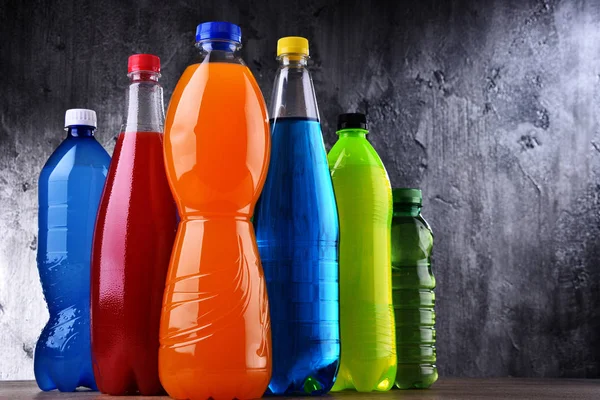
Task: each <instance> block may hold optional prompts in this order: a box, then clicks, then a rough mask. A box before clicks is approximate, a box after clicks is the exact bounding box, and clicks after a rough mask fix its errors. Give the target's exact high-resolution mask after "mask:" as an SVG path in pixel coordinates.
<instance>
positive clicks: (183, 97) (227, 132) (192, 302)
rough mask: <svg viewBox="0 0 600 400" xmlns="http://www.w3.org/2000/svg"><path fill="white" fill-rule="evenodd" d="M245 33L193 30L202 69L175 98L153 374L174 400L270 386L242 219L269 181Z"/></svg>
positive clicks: (251, 249) (265, 333)
mask: <svg viewBox="0 0 600 400" xmlns="http://www.w3.org/2000/svg"><path fill="white" fill-rule="evenodd" d="M240 39H241V31H240V28H239V27H238V26H237V25H233V24H229V23H225V22H209V23H204V24H200V25H199V26H198V29H197V33H196V41H197V42H198V43H197V47H198V48H199V49H200V50H201V54H202V61H201V62H200V63H199V64H194V65H191V66H189V67H188V68H187V69H186V70H185V72H184V73H183V75H182V76H181V78H180V80H179V83H178V84H177V87H176V88H175V91H174V93H173V96H172V98H171V103H170V105H169V109H168V112H167V118H166V123H165V148H164V151H165V164H166V169H167V177H168V180H169V184H170V186H171V191H172V192H173V195H174V197H175V201H176V202H177V207H178V209H179V215H180V217H181V222H180V223H179V228H178V231H177V237H176V239H175V245H174V248H173V253H172V255H171V263H170V266H169V272H168V274H167V281H166V285H165V294H164V299H163V309H162V315H161V325H160V350H159V375H160V380H161V383H162V384H163V386H164V388H165V389H166V391H167V392H168V393H169V395H170V396H171V397H173V398H175V399H192V400H204V399H208V398H209V397H212V398H213V399H215V400H221V399H225V400H228V399H233V398H237V399H240V400H242V399H252V398H259V397H261V396H262V395H263V393H264V392H265V390H266V388H267V385H268V383H269V380H270V377H271V327H270V320H269V306H268V300H267V291H266V286H265V279H264V276H263V270H262V267H261V263H260V259H259V256H258V249H257V246H256V239H255V235H254V228H253V227H252V224H251V223H250V217H251V216H252V214H253V211H254V205H255V203H256V201H257V199H258V197H259V195H260V192H261V190H262V187H263V183H264V181H265V177H266V173H267V168H268V164H269V155H270V136H269V125H268V118H267V111H266V106H265V102H264V99H263V97H262V94H261V92H260V89H259V87H258V85H257V83H256V80H255V79H254V77H253V76H252V73H251V72H250V70H249V69H248V67H246V65H245V64H244V62H243V61H242V59H241V57H240V56H239V50H240V48H241V44H240Z"/></svg>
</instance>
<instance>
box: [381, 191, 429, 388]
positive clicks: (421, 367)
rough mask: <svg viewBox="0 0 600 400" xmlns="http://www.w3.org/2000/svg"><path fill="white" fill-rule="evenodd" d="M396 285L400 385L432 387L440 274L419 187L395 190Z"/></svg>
mask: <svg viewBox="0 0 600 400" xmlns="http://www.w3.org/2000/svg"><path fill="white" fill-rule="evenodd" d="M393 196H394V217H393V219H392V282H393V283H392V285H393V300H394V310H395V315H396V346H397V351H398V372H397V374H396V386H397V387H398V388H400V389H410V388H418V389H424V388H428V387H430V386H431V385H432V384H433V383H434V382H435V381H436V380H437V378H438V373H437V368H436V366H435V361H436V356H435V329H434V323H435V312H434V310H433V307H434V305H435V295H434V293H433V289H434V288H435V278H434V277H433V273H432V272H431V262H430V257H431V249H432V247H433V234H432V233H431V228H430V227H429V224H427V222H426V221H425V219H423V217H422V216H421V202H422V195H421V191H420V190H419V189H394V190H393Z"/></svg>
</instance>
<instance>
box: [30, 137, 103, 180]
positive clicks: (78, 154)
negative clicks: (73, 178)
mask: <svg viewBox="0 0 600 400" xmlns="http://www.w3.org/2000/svg"><path fill="white" fill-rule="evenodd" d="M109 164H110V156H109V155H108V152H107V151H106V150H105V149H104V147H102V145H101V144H100V143H98V141H97V140H96V139H94V138H93V137H92V138H71V137H70V138H67V139H65V140H63V142H62V143H61V144H60V145H59V146H58V147H57V148H56V150H54V152H53V153H52V155H51V156H50V157H49V158H48V160H47V161H46V164H45V165H44V168H43V172H42V174H43V173H44V172H46V173H51V172H53V171H55V170H57V169H62V170H64V169H68V167H75V166H90V167H97V168H98V167H99V168H106V169H107V170H108V166H109Z"/></svg>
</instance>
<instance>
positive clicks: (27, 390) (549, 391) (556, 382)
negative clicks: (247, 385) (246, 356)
mask: <svg viewBox="0 0 600 400" xmlns="http://www.w3.org/2000/svg"><path fill="white" fill-rule="evenodd" d="M115 398H116V397H111V396H107V395H102V394H99V393H97V392H77V393H59V392H57V391H53V392H40V390H39V389H38V387H37V386H36V384H35V382H33V381H4V382H2V381H0V399H2V400H4V399H23V400H27V399H61V400H79V399H82V400H83V399H99V400H100V399H102V400H109V399H113V400H114V399H115ZM325 398H329V399H331V400H336V399H339V400H353V399H361V400H370V399H377V400H396V399H397V400H403V399H411V400H446V399H447V400H453V399H460V400H471V399H482V400H502V399H528V400H538V399H539V400H542V399H543V400H553V399H557V400H558V399H560V400H575V399H577V400H587V399H590V400H592V399H600V380H592V379H588V380H581V379H522V378H505V379H502V378H499V379H469V378H466V379H442V380H440V381H439V382H437V383H436V384H435V385H434V387H433V388H432V389H430V390H409V391H401V390H391V391H389V392H386V393H356V392H350V391H347V392H342V393H335V394H330V395H328V396H325ZM125 399H126V400H135V399H157V400H158V399H168V397H166V396H165V397H148V396H129V397H125ZM277 399H282V400H283V399H288V398H285V397H278V398H277ZM289 399H296V400H297V399H298V398H297V397H296V398H289Z"/></svg>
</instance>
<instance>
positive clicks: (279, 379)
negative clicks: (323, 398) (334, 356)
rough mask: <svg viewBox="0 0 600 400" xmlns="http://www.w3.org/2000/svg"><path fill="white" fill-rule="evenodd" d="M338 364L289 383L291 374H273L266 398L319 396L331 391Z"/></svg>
mask: <svg viewBox="0 0 600 400" xmlns="http://www.w3.org/2000/svg"><path fill="white" fill-rule="evenodd" d="M338 364H339V363H338V362H337V361H336V362H334V363H331V364H329V365H327V366H325V367H323V368H321V369H318V370H316V371H313V373H310V374H309V376H306V375H304V376H302V375H300V376H301V378H300V379H295V380H292V381H291V382H290V377H292V376H294V375H295V374H294V373H293V372H291V373H290V372H288V373H285V374H280V375H279V376H277V375H275V374H273V376H272V378H271V382H270V383H269V387H268V388H267V392H266V393H265V395H266V396H320V395H323V394H325V393H327V392H329V391H330V390H331V387H332V386H333V384H334V382H335V376H336V373H337V370H338Z"/></svg>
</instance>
